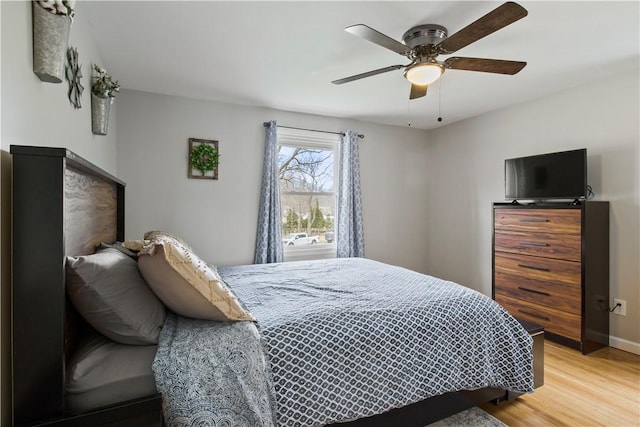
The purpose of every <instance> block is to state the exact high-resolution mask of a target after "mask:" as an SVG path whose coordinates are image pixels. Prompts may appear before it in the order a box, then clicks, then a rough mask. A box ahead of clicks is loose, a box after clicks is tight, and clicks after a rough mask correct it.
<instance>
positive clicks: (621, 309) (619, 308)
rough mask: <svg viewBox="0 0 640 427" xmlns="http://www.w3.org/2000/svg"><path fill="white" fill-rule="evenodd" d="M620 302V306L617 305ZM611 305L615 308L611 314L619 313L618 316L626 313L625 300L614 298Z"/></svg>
mask: <svg viewBox="0 0 640 427" xmlns="http://www.w3.org/2000/svg"><path fill="white" fill-rule="evenodd" d="M618 304H620V306H618ZM613 306H614V307H615V308H616V309H615V310H613V314H619V315H620V316H626V315H627V301H626V300H623V299H619V298H614V300H613Z"/></svg>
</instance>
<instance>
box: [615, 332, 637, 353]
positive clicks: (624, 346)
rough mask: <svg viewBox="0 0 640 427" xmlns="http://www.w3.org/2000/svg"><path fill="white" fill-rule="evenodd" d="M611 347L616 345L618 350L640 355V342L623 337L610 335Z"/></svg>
mask: <svg viewBox="0 0 640 427" xmlns="http://www.w3.org/2000/svg"><path fill="white" fill-rule="evenodd" d="M609 347H615V348H617V349H618V350H623V351H628V352H629V353H633V354H638V355H640V343H637V342H633V341H628V340H624V339H622V338H618V337H614V336H609Z"/></svg>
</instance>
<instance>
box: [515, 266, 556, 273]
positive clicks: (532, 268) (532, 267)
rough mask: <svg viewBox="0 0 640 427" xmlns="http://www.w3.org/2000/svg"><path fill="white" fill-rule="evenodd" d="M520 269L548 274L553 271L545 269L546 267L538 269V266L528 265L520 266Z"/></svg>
mask: <svg viewBox="0 0 640 427" xmlns="http://www.w3.org/2000/svg"><path fill="white" fill-rule="evenodd" d="M518 267H521V268H528V269H529V270H538V271H546V272H549V271H551V270H550V269H548V268H544V267H536V266H534V265H526V264H518Z"/></svg>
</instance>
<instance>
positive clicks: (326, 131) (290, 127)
mask: <svg viewBox="0 0 640 427" xmlns="http://www.w3.org/2000/svg"><path fill="white" fill-rule="evenodd" d="M262 125H263V126H264V127H267V126H269V122H264V123H262ZM276 127H279V128H285V129H297V130H306V131H309V132H321V133H333V134H335V135H343V136H344V132H329V131H328V130H316V129H305V128H296V127H293V126H282V125H276ZM358 138H364V135H363V134H361V133H359V134H358Z"/></svg>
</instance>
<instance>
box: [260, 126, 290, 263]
mask: <svg viewBox="0 0 640 427" xmlns="http://www.w3.org/2000/svg"><path fill="white" fill-rule="evenodd" d="M265 127H266V131H267V136H266V140H265V144H264V163H263V165H262V186H261V187H260V206H259V208H258V235H257V236H256V256H255V260H254V262H255V263H256V264H265V263H269V262H282V261H283V259H284V251H283V248H282V224H281V219H280V188H279V183H278V127H277V126H276V122H275V121H273V120H272V121H270V122H269V123H267V124H265Z"/></svg>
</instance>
